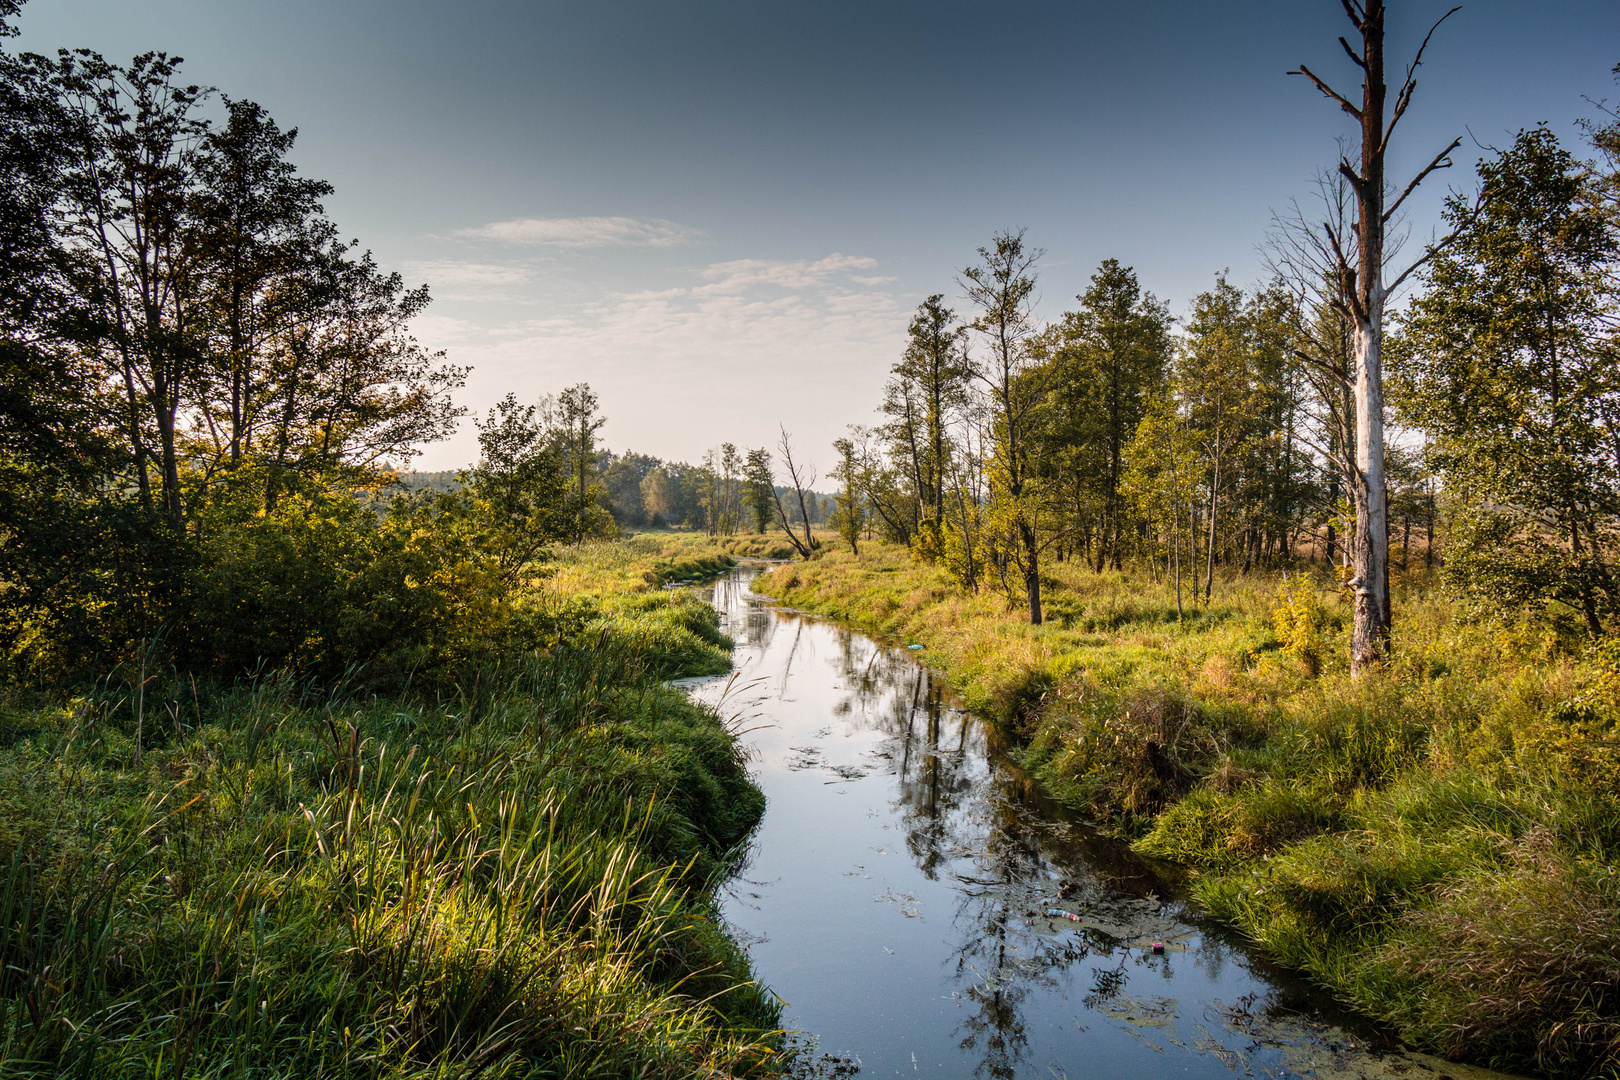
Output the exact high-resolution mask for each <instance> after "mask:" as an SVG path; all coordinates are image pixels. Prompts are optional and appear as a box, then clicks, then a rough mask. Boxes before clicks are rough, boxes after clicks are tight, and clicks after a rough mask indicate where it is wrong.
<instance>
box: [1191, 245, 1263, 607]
mask: <svg viewBox="0 0 1620 1080" xmlns="http://www.w3.org/2000/svg"><path fill="white" fill-rule="evenodd" d="M1250 329H1251V326H1250V321H1249V318H1248V313H1247V311H1246V310H1245V304H1244V297H1243V293H1242V291H1241V290H1239V289H1238V288H1236V287H1235V286H1233V285H1231V284H1229V283H1228V282H1227V280H1226V277H1225V275H1219V276H1217V277H1216V279H1215V288H1213V289H1212V290H1210V291H1209V292H1205V293H1200V294H1199V295H1198V296H1197V297H1195V298H1194V300H1193V312H1192V317H1191V318H1190V319H1188V321H1187V336H1186V338H1185V340H1184V341H1183V343H1182V348H1181V354H1180V356H1179V357H1178V360H1177V370H1176V383H1177V392H1178V394H1179V395H1180V397H1181V398H1182V400H1183V401H1184V402H1185V403H1186V408H1187V423H1188V426H1189V429H1190V431H1191V432H1192V433H1193V438H1194V439H1195V440H1196V441H1197V443H1198V445H1199V448H1200V451H1201V453H1202V456H1203V460H1204V469H1205V485H1206V488H1205V490H1206V491H1207V492H1208V502H1207V504H1206V505H1207V519H1206V521H1205V529H1206V531H1207V533H1208V543H1207V546H1206V550H1205V562H1206V568H1207V573H1206V577H1205V580H1204V603H1205V604H1208V603H1209V601H1210V597H1211V595H1212V594H1213V591H1214V587H1215V552H1216V542H1217V528H1218V526H1219V523H1220V520H1221V516H1220V511H1221V506H1222V495H1223V494H1225V492H1226V489H1227V488H1228V487H1229V486H1230V485H1231V484H1232V483H1233V481H1234V480H1235V479H1236V477H1235V476H1234V472H1235V470H1234V469H1233V468H1232V458H1233V456H1234V454H1235V452H1236V450H1237V448H1238V447H1239V446H1240V445H1241V444H1242V443H1243V441H1244V440H1245V439H1247V438H1248V437H1249V435H1250V433H1251V430H1252V428H1253V424H1254V420H1255V411H1256V405H1257V400H1256V394H1255V390H1254V385H1253V381H1252V367H1251V360H1252V357H1251V346H1252V342H1251V340H1250Z"/></svg>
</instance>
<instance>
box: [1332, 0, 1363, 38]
mask: <svg viewBox="0 0 1620 1080" xmlns="http://www.w3.org/2000/svg"><path fill="white" fill-rule="evenodd" d="M1339 2H1340V3H1341V4H1343V5H1344V13H1345V14H1346V15H1348V16H1350V22H1351V25H1353V26H1354V27H1355V28H1356V30H1358V31H1361V30H1365V29H1366V28H1367V12H1366V10H1365V9H1363V10H1360V11H1358V10H1357V5H1356V4H1354V3H1352V0H1339Z"/></svg>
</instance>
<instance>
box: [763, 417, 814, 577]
mask: <svg viewBox="0 0 1620 1080" xmlns="http://www.w3.org/2000/svg"><path fill="white" fill-rule="evenodd" d="M781 431H782V438H781V439H780V440H779V441H778V442H777V444H776V449H777V450H778V451H779V452H780V453H781V455H782V464H783V466H784V467H786V469H787V474H788V481H789V483H791V484H792V485H793V496H794V498H795V499H797V500H798V504H799V517H800V519H802V520H803V522H804V537H803V539H801V538H800V537H799V536H797V535H796V534H795V533H794V531H793V523H792V522H791V521H789V520H788V514H787V507H785V506H783V505H782V496H781V493H779V492H778V491H777V490H776V489H775V487H774V486H773V487H772V488H771V501H772V503H773V504H774V505H775V507H776V523H777V525H779V526H781V529H782V531H783V532H784V533H786V534H787V538H788V543H790V544H792V545H793V550H794V551H797V552H798V553H799V558H801V559H808V558H809V557H810V555H811V553H813V552H814V551H815V550H816V548H817V547H818V546H819V545H817V543H816V541H815V540H814V538H812V537H811V535H810V511H809V510H808V509H807V508H806V506H805V502H804V493H805V492H806V491H808V490H809V489H810V486H811V485H812V484H814V483H815V482H816V471H815V469H814V468H810V467H807V466H804V465H800V464H799V463H798V462H796V461H794V460H793V442H792V439H791V437H790V436H789V435H788V432H787V428H785V427H784V428H782V429H781Z"/></svg>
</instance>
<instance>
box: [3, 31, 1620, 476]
mask: <svg viewBox="0 0 1620 1080" xmlns="http://www.w3.org/2000/svg"><path fill="white" fill-rule="evenodd" d="M1448 6H1450V5H1449V4H1448V3H1444V2H1433V3H1431V2H1429V0H1394V2H1393V3H1392V4H1391V8H1392V10H1391V52H1392V55H1394V56H1400V57H1403V58H1404V57H1406V56H1408V55H1410V52H1411V50H1412V49H1413V48H1414V47H1415V46H1416V44H1417V41H1418V40H1419V39H1420V38H1421V35H1422V33H1423V32H1424V31H1425V30H1426V29H1427V28H1428V26H1429V24H1430V23H1431V22H1433V20H1434V19H1435V18H1437V17H1438V16H1439V15H1441V14H1443V13H1444V12H1445V10H1446V8H1447V7H1448ZM19 24H20V26H21V29H22V32H23V33H22V37H21V38H20V40H18V41H17V42H14V43H13V47H19V48H24V49H33V50H38V51H50V50H54V49H55V48H57V47H59V46H80V45H83V46H88V47H91V48H95V49H98V50H100V51H102V52H103V53H105V54H106V55H108V56H109V58H114V59H121V58H128V57H129V56H132V55H134V54H136V53H138V52H142V51H145V50H148V49H161V50H165V51H168V52H169V53H171V54H178V55H181V56H184V57H185V58H186V70H187V71H188V72H189V75H190V78H192V79H194V80H195V81H197V82H200V83H204V84H211V85H214V86H217V87H218V88H219V89H221V90H222V91H224V92H225V93H228V94H230V95H231V96H234V97H245V98H251V99H253V100H256V101H258V102H260V103H261V104H263V105H264V106H266V107H267V108H268V109H269V110H270V111H271V113H272V114H273V115H274V116H275V117H276V118H277V120H278V121H279V122H280V123H281V124H282V125H283V126H288V127H297V128H298V129H299V131H300V136H299V141H298V146H297V149H296V152H295V159H296V160H297V162H298V163H299V165H300V166H301V168H302V169H303V170H304V171H305V172H306V173H308V174H310V175H313V176H319V177H323V178H325V179H327V180H330V181H331V182H332V183H334V184H335V185H336V187H337V193H336V195H334V196H333V197H332V198H331V199H330V200H329V201H328V203H327V208H328V210H329V212H330V213H331V214H332V215H333V217H334V218H335V219H336V221H337V222H338V224H339V225H340V227H341V228H342V229H343V231H344V232H345V233H347V234H349V235H352V236H355V237H358V238H359V239H360V240H361V242H362V243H363V244H364V245H365V246H368V247H370V248H372V249H373V250H374V251H375V252H376V253H377V256H378V258H379V259H380V261H381V262H382V263H383V265H385V266H387V267H390V268H393V269H398V270H400V271H402V272H403V273H404V274H405V275H406V276H407V278H408V279H409V280H411V281H412V282H413V283H414V282H419V281H427V282H428V283H429V284H430V285H431V286H432V291H433V294H434V295H435V296H436V297H437V298H438V299H437V300H436V302H435V303H434V305H433V307H432V309H431V311H430V313H429V314H428V315H426V316H424V317H423V318H422V320H421V322H420V323H419V325H418V332H419V336H420V338H421V339H422V341H423V342H424V343H426V344H429V345H431V346H433V347H436V348H443V349H445V350H447V351H448V353H449V355H450V358H451V359H452V360H454V361H455V362H457V363H464V364H471V365H473V367H474V371H473V374H472V376H471V378H470V380H469V384H468V387H467V389H466V391H465V392H464V393H463V395H462V400H463V402H464V403H465V404H467V405H468V406H470V407H471V408H473V409H474V410H475V411H481V410H482V409H484V408H487V407H488V406H489V404H491V403H492V402H493V401H494V400H496V399H497V398H499V397H500V396H501V395H503V394H505V393H506V392H507V391H515V392H517V393H518V394H519V396H520V397H526V398H532V397H534V396H537V395H539V394H541V393H544V392H547V391H555V390H557V389H559V388H561V387H562V386H565V385H568V384H571V383H574V382H578V381H588V382H590V383H591V384H592V386H593V387H594V388H595V389H596V391H597V392H598V395H599V396H600V398H601V400H602V404H603V408H604V411H605V412H606V414H607V415H608V417H609V424H608V426H607V427H606V428H605V429H604V432H603V434H604V436H605V437H606V439H607V441H608V443H609V444H610V445H611V446H613V447H614V448H616V449H625V448H632V449H636V450H639V451H642V452H647V453H653V454H658V455H660V456H664V457H675V458H685V459H696V458H697V457H699V456H700V455H701V454H702V453H703V451H704V450H705V449H706V448H707V447H709V446H712V445H714V444H716V443H718V442H719V441H721V440H722V439H729V440H731V441H734V442H737V443H740V444H746V445H752V446H757V445H771V444H774V442H775V432H776V425H777V423H778V422H779V421H780V422H783V423H785V424H786V425H787V427H788V428H789V430H791V431H793V432H794V435H795V437H796V440H797V441H798V442H800V443H801V444H803V446H804V447H805V449H806V450H807V451H808V453H809V454H810V456H812V457H814V458H816V459H818V460H825V461H827V462H830V460H831V452H830V450H829V449H828V448H827V446H828V444H829V443H830V442H831V440H832V439H833V438H835V437H836V436H837V435H838V434H839V433H840V432H841V431H842V430H843V427H844V425H845V424H848V423H860V422H869V421H870V420H871V419H872V408H873V407H874V406H875V404H876V401H877V396H878V390H879V387H880V386H881V384H882V382H883V379H884V377H885V374H886V372H887V369H888V366H889V364H891V363H892V362H893V360H894V359H895V358H896V357H897V355H898V352H899V349H900V346H901V343H902V341H903V338H904V333H905V325H906V322H907V321H908V318H909V314H910V311H911V309H912V308H914V307H915V306H916V304H917V303H918V302H919V301H920V300H921V299H922V297H923V296H925V295H927V294H928V293H931V292H943V293H945V294H946V295H947V296H951V297H954V295H955V293H956V292H957V288H956V285H955V280H954V279H955V274H956V272H957V271H958V270H959V269H960V268H961V267H962V266H964V265H966V263H967V262H969V261H970V260H971V258H972V256H973V251H974V249H975V248H976V247H978V246H979V245H981V244H984V243H986V242H987V241H988V240H989V238H990V236H991V234H992V233H993V232H994V231H996V230H998V229H1007V228H1010V229H1018V228H1025V229H1027V230H1028V236H1029V239H1030V240H1031V241H1032V242H1033V243H1035V244H1037V245H1039V246H1041V247H1044V248H1046V249H1047V251H1048V253H1049V254H1048V256H1047V259H1046V262H1045V265H1044V271H1043V276H1042V281H1041V285H1042V290H1041V291H1042V300H1041V312H1042V314H1043V315H1045V316H1046V317H1048V318H1055V317H1057V316H1058V315H1059V314H1060V313H1061V312H1062V311H1063V310H1064V309H1065V307H1067V306H1070V305H1072V303H1073V299H1072V298H1073V296H1074V295H1075V294H1076V293H1077V292H1079V291H1081V290H1082V289H1083V288H1084V287H1085V285H1086V281H1087V278H1088V277H1089V275H1090V274H1091V272H1092V271H1093V270H1094V269H1095V268H1096V265H1097V264H1098V263H1099V262H1100V261H1101V260H1103V259H1105V258H1110V257H1113V258H1118V259H1120V260H1122V261H1123V262H1125V263H1127V264H1128V265H1131V266H1134V267H1135V268H1136V269H1137V271H1138V274H1139V275H1140V277H1141V280H1142V282H1143V285H1144V286H1145V287H1146V288H1148V289H1151V290H1152V291H1154V292H1156V293H1158V294H1159V295H1160V296H1161V297H1163V298H1165V299H1166V300H1168V301H1169V302H1170V303H1171V305H1172V308H1173V309H1174V310H1176V311H1178V312H1179V311H1181V310H1184V308H1185V305H1186V303H1187V301H1188V300H1189V299H1190V298H1191V297H1192V295H1194V294H1195V293H1196V292H1197V291H1199V290H1200V289H1202V288H1205V287H1207V286H1208V284H1209V283H1210V282H1211V281H1212V279H1213V276H1214V274H1215V273H1216V272H1217V271H1219V270H1221V269H1223V268H1230V270H1231V274H1232V277H1233V278H1234V280H1237V281H1241V282H1249V281H1253V280H1256V279H1258V277H1259V276H1260V274H1261V272H1262V271H1261V262H1260V259H1259V257H1258V255H1257V254H1256V247H1257V245H1258V244H1259V243H1260V242H1261V241H1262V240H1263V238H1264V234H1265V230H1266V228H1267V225H1268V223H1269V221H1270V218H1271V214H1272V212H1273V210H1277V209H1282V208H1283V207H1285V205H1286V204H1287V203H1288V201H1289V200H1290V199H1292V198H1296V197H1298V198H1303V197H1304V196H1305V195H1306V194H1307V193H1308V190H1309V181H1310V178H1311V175H1312V174H1313V173H1314V172H1315V171H1316V170H1317V169H1319V168H1322V167H1324V166H1328V165H1330V164H1331V163H1332V161H1333V160H1334V154H1335V146H1334V140H1335V138H1336V137H1338V136H1341V135H1345V134H1348V133H1349V132H1348V128H1347V126H1346V123H1345V121H1346V118H1345V117H1343V116H1342V114H1340V113H1338V112H1337V110H1336V109H1334V108H1333V107H1332V106H1331V105H1330V104H1329V103H1328V102H1326V101H1325V100H1324V99H1323V98H1321V97H1320V95H1318V94H1317V93H1316V92H1315V91H1314V90H1312V89H1311V88H1310V87H1309V86H1308V85H1307V84H1305V83H1304V81H1303V80H1301V79H1299V78H1298V77H1292V78H1291V77H1288V76H1287V75H1285V72H1286V71H1287V70H1289V69H1290V68H1293V67H1296V66H1298V64H1299V63H1301V62H1305V63H1307V64H1309V65H1310V66H1311V67H1312V68H1313V69H1314V70H1316V71H1317V72H1318V73H1320V74H1323V75H1325V76H1328V77H1329V78H1330V79H1331V80H1332V81H1334V82H1335V83H1337V84H1339V85H1341V86H1343V87H1344V88H1346V89H1351V90H1353V89H1354V87H1355V85H1356V83H1357V82H1358V80H1357V79H1356V78H1355V77H1354V75H1355V72H1354V69H1353V68H1352V67H1351V65H1350V63H1349V61H1348V60H1346V59H1345V58H1344V57H1343V55H1342V52H1341V51H1340V49H1339V46H1338V45H1337V43H1336V41H1335V38H1336V37H1337V36H1338V35H1340V34H1342V33H1346V32H1348V30H1349V26H1348V23H1347V22H1346V21H1345V19H1344V16H1343V13H1342V11H1341V9H1340V7H1339V4H1338V3H1336V2H1335V0H1256V2H1253V3H1241V4H1240V3H1230V2H1228V3H1219V2H1206V3H1185V2H1169V0H1161V2H1155V0H1138V2H1136V3H1132V4H1119V3H1089V2H1082V0H1071V2H1069V3H1046V4H1043V3H998V4H985V3H977V4H956V3H948V2H934V3H926V4H924V3H901V2H878V0H866V2H849V3H845V2H839V0H819V2H787V0H751V2H743V0H736V2H716V0H680V2H676V0H664V2H638V3H609V2H602V0H598V2H581V3H538V2H530V3H520V2H517V0H466V2H462V3H458V4H444V3H434V4H428V3H422V2H418V0H391V2H383V0H324V2H314V0H278V2H277V3H273V4H271V3H256V4H248V3H242V2H240V0H236V2H225V0H142V2H140V3H132V2H130V0H31V2H30V3H29V4H28V5H27V6H26V7H25V8H24V11H23V15H22V17H21V19H20V20H19ZM1617 62H1620V4H1616V3H1614V2H1613V0H1603V2H1597V0H1548V2H1543V3H1516V2H1510V0H1469V2H1467V3H1465V4H1464V7H1463V10H1462V11H1460V12H1458V13H1457V14H1456V15H1454V16H1453V17H1452V18H1451V19H1450V21H1448V22H1447V23H1446V24H1445V26H1444V27H1442V29H1441V30H1440V32H1439V33H1438V34H1437V35H1436V38H1435V41H1434V43H1433V44H1432V45H1431V47H1430V51H1429V54H1428V57H1427V59H1426V62H1425V64H1424V66H1423V68H1422V69H1421V72H1420V86H1419V90H1418V95H1417V100H1416V102H1415V104H1414V106H1413V109H1412V112H1411V113H1410V114H1409V116H1408V119H1407V121H1406V122H1405V123H1404V124H1403V127H1402V130H1401V132H1400V134H1399V135H1398V136H1397V141H1396V144H1395V147H1394V151H1393V162H1392V168H1393V170H1394V171H1397V172H1402V173H1404V172H1405V171H1408V170H1410V169H1413V168H1416V167H1418V166H1419V165H1421V164H1422V163H1423V162H1424V161H1427V160H1428V158H1429V157H1430V156H1432V155H1433V154H1434V153H1435V152H1436V151H1438V150H1439V149H1440V148H1441V147H1443V146H1444V145H1445V143H1446V142H1447V141H1448V140H1449V139H1450V138H1451V137H1453V136H1461V137H1463V138H1464V140H1465V150H1464V151H1463V152H1461V153H1459V155H1458V166H1459V167H1458V168H1456V169H1453V170H1452V171H1451V172H1450V173H1449V174H1444V173H1443V174H1440V175H1439V176H1438V177H1437V178H1436V179H1435V180H1433V181H1431V185H1430V187H1429V189H1428V191H1427V192H1426V193H1425V194H1424V195H1423V196H1422V197H1421V198H1417V199H1415V200H1414V201H1413V203H1412V204H1411V205H1412V214H1411V220H1412V224H1413V226H1414V228H1415V230H1416V232H1417V233H1418V234H1419V235H1420V236H1427V234H1428V232H1429V230H1430V229H1431V228H1432V227H1433V226H1434V224H1435V223H1436V222H1437V220H1438V208H1439V202H1440V199H1441V197H1442V196H1443V195H1444V193H1445V191H1446V189H1447V186H1448V185H1451V186H1458V187H1471V186H1472V182H1473V177H1472V169H1471V168H1470V167H1469V166H1470V165H1471V162H1472V159H1473V158H1474V157H1475V156H1477V155H1478V154H1479V153H1480V152H1481V151H1480V150H1479V148H1478V147H1479V145H1485V146H1492V145H1494V146H1503V145H1506V144H1507V143H1508V142H1509V141H1510V140H1511V138H1512V136H1513V133H1514V132H1516V131H1517V130H1518V129H1519V128H1521V127H1525V126H1528V125H1531V124H1535V123H1537V122H1539V121H1547V122H1549V123H1550V124H1551V125H1552V126H1553V128H1554V129H1555V130H1556V131H1557V132H1558V133H1559V134H1560V136H1561V137H1565V138H1567V139H1569V140H1571V141H1573V140H1576V139H1578V138H1579V136H1578V133H1577V132H1576V131H1575V128H1574V122H1575V121H1576V120H1577V119H1578V118H1580V117H1582V116H1590V115H1593V112H1594V110H1593V109H1592V107H1591V106H1590V105H1588V104H1587V102H1585V101H1584V100H1582V98H1583V95H1585V96H1590V97H1593V98H1600V99H1601V98H1604V97H1609V98H1613V97H1615V96H1616V88H1615V84H1614V80H1613V77H1612V75H1611V73H1610V69H1611V68H1613V67H1614V65H1615V64H1616V63H1617ZM958 306H960V305H958ZM475 453H476V444H475V442H474V440H473V433H472V429H471V425H470V424H467V425H464V430H463V432H462V434H461V435H459V436H458V437H457V438H456V439H454V440H452V441H450V442H448V443H444V444H439V445H436V446H433V447H429V448H427V450H426V453H425V454H424V455H423V457H422V458H421V459H419V461H420V467H424V468H450V467H455V466H458V465H461V464H465V463H466V462H468V461H469V460H470V459H471V458H472V457H473V456H474V455H475Z"/></svg>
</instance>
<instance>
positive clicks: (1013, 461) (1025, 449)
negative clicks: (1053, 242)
mask: <svg viewBox="0 0 1620 1080" xmlns="http://www.w3.org/2000/svg"><path fill="white" fill-rule="evenodd" d="M1045 254H1046V252H1045V251H1043V250H1041V249H1040V248H1036V247H1029V246H1027V245H1026V244H1025V243H1024V233H1023V232H1022V231H1019V232H1017V233H1008V232H1003V233H997V234H996V235H995V237H994V239H993V240H992V241H991V244H990V246H989V247H982V248H980V249H979V261H978V262H977V263H975V264H974V265H972V266H969V267H968V268H966V269H965V270H963V271H962V279H961V280H962V290H963V292H964V293H965V294H966V296H967V299H968V301H969V302H970V303H972V304H973V306H974V308H976V309H977V311H978V314H977V316H976V317H975V318H974V320H973V322H972V323H971V324H970V328H971V329H972V331H973V333H974V335H975V336H976V337H977V339H978V342H979V346H980V352H981V355H980V356H979V357H978V358H976V359H975V362H974V365H973V377H974V378H975V379H977V380H978V381H979V382H980V384H982V385H983V387H984V388H985V391H986V393H987V394H988V395H989V397H990V400H991V405H992V409H993V411H994V414H995V420H994V427H993V429H992V430H993V432H994V440H995V452H994V455H993V457H992V461H991V467H990V475H991V486H992V490H991V500H992V503H993V504H994V505H995V508H996V510H997V511H998V513H997V518H998V520H999V522H1000V523H1001V525H1002V526H1004V528H1005V531H1006V534H1007V535H1006V544H1005V548H1004V549H1005V552H1006V555H1007V557H1008V558H1009V559H1010V560H1011V561H1012V562H1014V563H1016V564H1017V568H1018V571H1019V574H1020V576H1021V577H1022V579H1023V581H1022V584H1023V587H1024V598H1025V602H1026V604H1027V606H1028V610H1029V621H1030V623H1031V624H1033V625H1036V626H1039V625H1040V623H1041V621H1042V613H1041V567H1040V562H1041V549H1042V537H1041V535H1040V530H1039V522H1038V520H1037V519H1038V511H1037V508H1036V506H1035V500H1034V496H1035V495H1036V494H1037V492H1036V490H1035V489H1036V485H1037V483H1038V477H1039V465H1038V462H1036V461H1035V460H1034V456H1035V449H1036V447H1035V443H1036V433H1037V430H1038V423H1037V417H1038V410H1039V408H1040V406H1041V404H1042V401H1043V399H1044V397H1045V390H1046V382H1047V376H1046V375H1045V374H1044V373H1042V372H1041V371H1039V370H1037V369H1036V368H1035V366H1034V364H1033V360H1034V357H1033V356H1032V354H1031V350H1030V343H1031V338H1033V337H1034V336H1035V334H1036V332H1037V331H1038V330H1039V326H1038V325H1037V323H1036V321H1035V312H1034V300H1035V278H1036V269H1035V268H1036V266H1037V265H1038V264H1039V263H1040V260H1041V258H1042V256H1044V255H1045Z"/></svg>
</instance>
